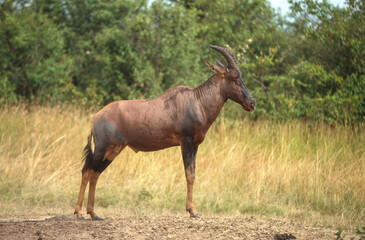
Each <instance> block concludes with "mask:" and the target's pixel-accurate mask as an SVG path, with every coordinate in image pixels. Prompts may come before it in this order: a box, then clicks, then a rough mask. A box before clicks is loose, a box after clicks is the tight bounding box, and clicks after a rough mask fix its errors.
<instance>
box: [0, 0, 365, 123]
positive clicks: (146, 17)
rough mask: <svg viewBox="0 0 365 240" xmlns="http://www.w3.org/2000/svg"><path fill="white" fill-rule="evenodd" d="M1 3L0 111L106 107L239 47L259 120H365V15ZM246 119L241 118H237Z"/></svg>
mask: <svg viewBox="0 0 365 240" xmlns="http://www.w3.org/2000/svg"><path fill="white" fill-rule="evenodd" d="M289 2H290V4H291V14H290V16H288V17H286V18H283V17H282V16H280V15H278V14H277V13H276V12H275V10H274V9H272V8H271V7H270V5H269V3H268V2H267V1H265V0H253V1H249V0H233V1H228V2H227V1H223V0H217V1H208V0H171V1H163V0H156V1H153V2H148V1H147V0H137V1H132V0H116V1H100V0H52V1H45V0H32V1H30V0H5V1H0V103H3V104H4V103H16V102H18V101H24V100H26V101H36V102H39V103H49V102H69V103H77V104H83V105H85V106H92V105H94V106H95V105H96V106H101V105H104V104H107V103H109V102H111V101H115V100H121V99H133V98H152V97H156V96H158V95H160V94H161V93H162V92H163V91H164V90H166V89H167V88H169V87H172V86H176V85H182V84H184V85H189V86H192V87H195V86H198V85H199V84H201V83H202V82H203V81H204V80H206V79H207V78H208V77H209V74H210V73H208V69H207V68H206V67H205V66H204V62H203V59H210V60H211V61H213V60H214V59H220V60H221V61H222V62H223V59H222V57H220V56H219V55H218V54H217V53H216V52H214V51H212V50H210V49H209V47H208V46H209V44H216V45H222V46H226V47H229V48H230V49H231V50H232V51H233V52H234V53H235V55H236V56H237V58H238V62H239V65H240V67H241V71H242V75H243V78H244V81H245V82H246V83H247V85H248V87H249V88H250V89H251V91H252V93H253V95H254V97H255V98H256V102H257V107H256V111H255V112H254V114H255V117H265V118H273V119H298V118H304V119H321V120H324V121H328V122H332V121H336V120H340V121H362V120H364V115H365V97H364V96H365V74H364V71H365V58H364V56H365V52H364V49H365V46H364V45H365V40H364V39H365V9H364V8H365V7H364V4H363V2H362V1H360V0H349V2H348V3H347V6H346V7H344V8H340V7H336V6H333V5H331V4H329V3H328V2H326V1H323V2H318V1H314V0H291V1H289ZM237 114H239V115H240V116H244V113H242V112H241V111H240V112H238V111H237V112H236V111H235V110H234V109H233V110H231V115H237Z"/></svg>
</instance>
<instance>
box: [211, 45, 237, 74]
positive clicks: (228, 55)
mask: <svg viewBox="0 0 365 240" xmlns="http://www.w3.org/2000/svg"><path fill="white" fill-rule="evenodd" d="M210 47H211V48H213V49H214V50H216V51H218V52H219V53H220V54H222V55H223V57H224V58H225V59H226V61H227V63H228V66H230V67H232V68H235V69H237V70H240V69H239V67H238V63H237V61H236V59H235V57H234V55H233V53H231V51H229V50H228V49H227V48H224V47H219V46H214V45H210Z"/></svg>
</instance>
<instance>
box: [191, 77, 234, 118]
mask: <svg viewBox="0 0 365 240" xmlns="http://www.w3.org/2000/svg"><path fill="white" fill-rule="evenodd" d="M223 83H224V81H222V79H221V78H220V77H219V76H218V74H215V75H213V76H212V77H211V78H209V79H208V80H207V81H205V82H204V83H203V84H202V85H200V86H198V87H196V88H195V89H194V90H193V91H194V96H195V98H196V99H197V101H199V102H200V104H201V106H202V108H203V111H204V113H205V116H206V118H207V120H208V122H209V123H210V124H211V123H213V122H214V120H215V119H216V118H217V116H218V114H219V112H220V111H221V109H222V107H223V105H224V102H225V101H227V96H226V94H225V91H224V84H223Z"/></svg>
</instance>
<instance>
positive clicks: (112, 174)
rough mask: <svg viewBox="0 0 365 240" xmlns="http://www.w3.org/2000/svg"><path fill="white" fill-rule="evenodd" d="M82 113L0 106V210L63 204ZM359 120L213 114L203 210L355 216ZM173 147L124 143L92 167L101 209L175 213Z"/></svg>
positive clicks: (330, 218) (84, 123)
mask: <svg viewBox="0 0 365 240" xmlns="http://www.w3.org/2000/svg"><path fill="white" fill-rule="evenodd" d="M92 115H93V114H91V113H86V112H83V111H80V110H77V109H61V108H59V107H54V108H51V107H32V108H31V109H28V108H26V107H24V106H18V107H7V108H3V109H1V112H0V142H1V143H0V215H27V214H29V215H32V214H38V215H39V214H70V215H71V214H72V212H73V209H74V205H75V203H76V198H77V194H78V188H79V184H80V180H81V168H82V164H81V156H82V149H83V147H84V145H85V144H86V138H87V135H88V133H89V131H90V125H91V119H92ZM363 127H364V126H363V124H360V125H359V126H355V127H354V126H352V127H345V126H342V125H333V126H329V125H326V124H323V123H313V122H311V123H305V122H292V123H289V122H287V123H273V122H270V121H263V120H260V121H250V120H243V121H241V120H240V121H238V120H237V121H232V120H227V119H224V118H221V119H219V121H217V122H216V123H215V124H214V125H213V127H212V129H211V130H210V131H209V132H208V134H207V136H206V139H205V141H204V142H203V144H202V145H201V146H200V147H199V151H198V155H197V170H196V172H197V178H196V182H195V189H194V198H195V204H196V207H197V209H198V211H200V213H201V215H203V216H212V215H215V216H216V215H225V216H240V215H246V214H248V215H252V214H254V215H260V216H267V217H271V218H272V217H275V218H287V219H291V220H293V221H302V222H306V223H311V224H312V225H313V224H314V225H321V226H333V227H341V228H355V227H360V226H363V224H364V222H365V174H364V173H365V134H364V131H363ZM185 196H186V182H185V176H184V171H183V164H182V160H181V154H180V149H179V148H170V149H166V150H162V151H157V152H151V153H142V152H139V153H137V154H135V153H134V152H133V151H132V150H130V149H125V150H124V151H123V152H122V153H121V154H120V156H119V157H117V158H116V159H115V161H114V162H113V163H112V164H111V166H110V167H109V168H108V169H107V170H106V171H105V172H104V173H103V174H102V176H101V177H100V180H99V182H98V186H97V193H96V209H95V210H96V212H97V213H99V215H101V216H103V215H104V216H120V215H126V214H127V215H129V214H144V215H148V214H159V215H161V214H181V215H182V214H185V215H187V213H184V210H185V209H184V207H185Z"/></svg>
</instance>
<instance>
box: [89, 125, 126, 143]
mask: <svg viewBox="0 0 365 240" xmlns="http://www.w3.org/2000/svg"><path fill="white" fill-rule="evenodd" d="M93 135H94V142H95V147H99V148H107V147H108V146H109V144H110V143H111V142H114V141H117V142H126V141H127V138H126V137H125V135H124V134H123V132H122V131H120V130H119V129H118V128H117V127H116V126H115V125H114V124H112V123H111V122H110V121H108V120H106V119H101V120H99V121H98V122H96V123H95V125H94V128H93Z"/></svg>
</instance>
